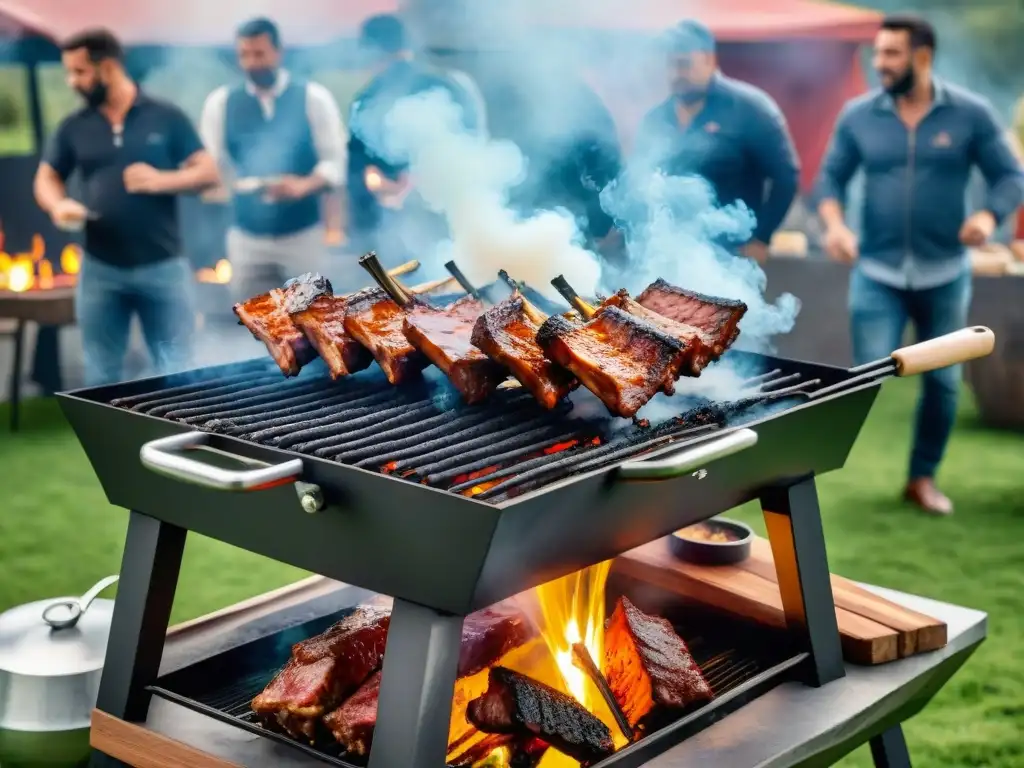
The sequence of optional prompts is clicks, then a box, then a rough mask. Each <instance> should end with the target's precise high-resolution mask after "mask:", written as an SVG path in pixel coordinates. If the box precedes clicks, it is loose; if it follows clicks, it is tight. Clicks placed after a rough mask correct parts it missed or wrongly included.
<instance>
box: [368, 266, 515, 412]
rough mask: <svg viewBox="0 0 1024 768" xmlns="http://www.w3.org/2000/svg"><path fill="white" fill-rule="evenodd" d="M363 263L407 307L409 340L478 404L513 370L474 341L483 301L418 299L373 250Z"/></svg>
mask: <svg viewBox="0 0 1024 768" xmlns="http://www.w3.org/2000/svg"><path fill="white" fill-rule="evenodd" d="M359 263H360V265H362V266H363V267H364V268H365V269H366V271H367V272H369V273H370V275H372V276H373V279H374V280H376V281H377V284H378V285H380V287H381V288H383V289H384V290H386V291H387V292H388V295H389V296H391V298H392V299H393V300H394V301H395V303H396V304H398V305H399V306H400V307H402V309H403V310H404V311H405V317H404V318H403V320H402V332H403V333H404V334H405V338H406V339H407V340H408V342H409V343H410V344H411V345H412V346H413V347H415V348H416V349H417V350H419V351H420V352H421V353H422V354H423V355H424V356H425V357H426V358H427V359H428V360H429V361H430V362H431V363H433V364H434V365H436V366H437V367H438V368H439V369H440V370H441V372H442V373H444V375H445V376H447V377H448V379H449V380H450V381H451V383H452V385H453V386H454V387H455V388H456V389H457V390H458V391H459V393H460V394H461V395H462V399H463V400H464V401H465V402H466V403H467V404H469V405H473V404H476V403H480V402H483V401H484V400H486V399H487V398H488V397H490V395H491V393H492V392H494V390H496V389H497V388H498V385H499V384H501V382H502V381H504V380H505V378H506V377H507V376H508V372H507V371H505V370H504V369H503V368H502V367H501V366H500V365H498V364H497V363H495V362H494V361H493V360H491V359H490V358H489V357H487V355H485V354H484V353H483V352H481V351H480V350H479V349H477V348H476V347H474V346H473V344H472V342H471V341H470V338H471V336H472V333H473V324H474V323H475V322H476V320H477V318H478V317H480V315H481V314H483V311H484V304H483V301H481V300H480V299H478V298H474V297H473V296H472V295H470V296H464V297H463V298H461V299H459V300H457V301H455V302H453V303H451V304H449V305H448V306H447V307H444V308H440V307H435V306H432V305H429V304H424V303H420V302H414V301H412V300H411V296H412V292H411V291H410V289H408V288H405V287H404V286H402V285H401V284H400V283H399V282H398V281H397V280H396V279H395V278H394V277H392V276H391V275H388V274H387V273H386V272H384V269H383V267H381V265H380V262H379V261H378V260H377V256H376V254H374V253H373V252H372V251H371V252H370V253H368V254H366V255H365V256H363V257H362V258H360V259H359Z"/></svg>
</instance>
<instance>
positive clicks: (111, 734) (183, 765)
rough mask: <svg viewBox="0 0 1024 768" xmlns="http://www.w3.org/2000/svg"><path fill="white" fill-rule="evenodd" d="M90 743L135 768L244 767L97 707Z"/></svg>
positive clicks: (94, 713)
mask: <svg viewBox="0 0 1024 768" xmlns="http://www.w3.org/2000/svg"><path fill="white" fill-rule="evenodd" d="M89 743H90V745H91V746H92V747H93V749H97V750H99V751H100V752H102V753H103V754H105V755H109V756H110V757H113V758H115V759H117V760H120V761H121V762H122V763H125V764H126V765H130V766H132V768H244V766H242V765H240V764H239V763H232V762H229V761H227V760H222V759H221V758H219V757H214V756H213V755H210V754H207V753H206V752H201V751H200V750H198V749H195V748H194V747H190V746H188V745H187V744H183V743H182V742H180V741H175V740H174V739H171V738H168V737H167V736H164V735H162V734H159V733H156V732H154V731H150V730H147V729H146V728H144V727H143V726H141V725H135V724H134V723H126V722H125V721H124V720H119V719H118V718H116V717H114V716H113V715H108V714H107V713H106V712H101V711H100V710H98V709H94V710H93V711H92V729H91V731H90V734H89Z"/></svg>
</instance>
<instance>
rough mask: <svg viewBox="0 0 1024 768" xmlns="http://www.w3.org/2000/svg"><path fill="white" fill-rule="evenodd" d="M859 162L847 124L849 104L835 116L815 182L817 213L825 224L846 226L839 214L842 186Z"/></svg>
mask: <svg viewBox="0 0 1024 768" xmlns="http://www.w3.org/2000/svg"><path fill="white" fill-rule="evenodd" d="M860 163H861V156H860V150H859V149H858V148H857V142H856V141H855V140H854V138H853V132H852V130H851V128H850V113H849V107H845V108H844V109H843V111H842V112H840V113H839V117H838V118H837V120H836V126H835V128H834V129H833V131H832V139H831V141H830V142H829V145H828V149H827V150H826V152H825V158H824V159H823V160H822V162H821V168H820V170H819V171H818V179H817V182H816V184H815V194H814V198H815V199H816V200H817V201H818V215H819V216H821V220H822V222H823V223H824V224H825V227H826V228H832V227H838V226H846V222H845V220H844V217H843V201H844V200H845V198H846V187H847V185H848V184H849V183H850V179H852V178H853V174H854V173H856V172H857V168H858V167H860Z"/></svg>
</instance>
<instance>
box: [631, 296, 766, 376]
mask: <svg viewBox="0 0 1024 768" xmlns="http://www.w3.org/2000/svg"><path fill="white" fill-rule="evenodd" d="M636 300H637V303H638V304H640V305H641V306H643V307H646V308H647V309H649V310H652V311H653V312H657V313H658V314H659V315H662V316H663V317H667V318H668V319H669V320H675V321H676V322H677V323H683V324H684V325H690V326H693V327H695V328H700V329H701V331H702V332H703V333H704V335H705V337H706V340H707V343H708V344H709V345H710V346H711V348H712V350H713V352H714V359H717V358H718V357H720V356H721V355H722V353H723V352H725V350H727V349H728V348H729V347H730V346H732V343H733V342H734V341H736V337H737V336H739V333H740V329H739V324H740V320H741V319H742V318H743V315H744V314H745V313H746V311H747V305H746V304H744V303H743V302H742V301H736V300H733V299H721V298H716V297H713V296H705V295H704V294H701V293H696V292H694V291H687V290H685V289H683V288H677V287H676V286H674V285H671V284H669V283H667V282H665V281H664V280H662V279H661V278H658V279H657V280H655V281H654V282H653V283H651V284H650V285H649V286H647V287H646V288H645V289H644V290H643V293H641V294H640V295H639V296H637V297H636Z"/></svg>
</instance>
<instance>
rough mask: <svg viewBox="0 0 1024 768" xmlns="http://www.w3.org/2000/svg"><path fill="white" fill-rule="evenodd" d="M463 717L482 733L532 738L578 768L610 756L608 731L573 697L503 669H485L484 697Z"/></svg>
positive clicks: (610, 741)
mask: <svg viewBox="0 0 1024 768" xmlns="http://www.w3.org/2000/svg"><path fill="white" fill-rule="evenodd" d="M467 715H468V717H469V721H470V722H471V723H473V725H475V726H476V727H477V728H479V729H480V730H481V731H483V732H484V733H498V734H511V735H522V736H526V735H530V734H532V735H533V736H536V737H537V738H539V739H541V740H542V741H544V742H545V743H547V744H549V745H550V746H552V747H553V748H555V749H557V750H558V751H559V752H562V753H564V754H566V755H568V756H569V757H571V758H573V759H574V760H578V761H579V762H580V764H581V765H583V766H587V765H592V764H593V763H596V762H598V761H600V760H603V759H604V758H606V757H608V756H609V755H611V754H612V753H613V752H614V751H615V745H614V744H613V742H612V734H611V731H609V730H608V726H606V725H605V724H604V723H602V722H601V721H600V720H598V719H597V718H596V717H594V715H592V714H590V713H589V712H588V711H587V710H586V709H584V708H583V707H582V706H581V705H580V704H579V703H578V702H577V701H576V700H575V699H574V698H572V697H571V696H568V695H566V694H564V693H562V692H561V691H557V690H555V689H554V688H552V687H550V686H547V685H544V684H543V683H540V682H538V681H536V680H533V679H531V678H529V677H527V676H526V675H522V674H519V673H518V672H513V671H512V670H510V669H506V668H505V667H493V668H492V669H491V671H490V675H489V685H488V687H487V692H486V693H485V694H484V695H483V696H481V697H480V698H478V699H474V700H473V701H471V702H470V703H469V709H468V710H467Z"/></svg>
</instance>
